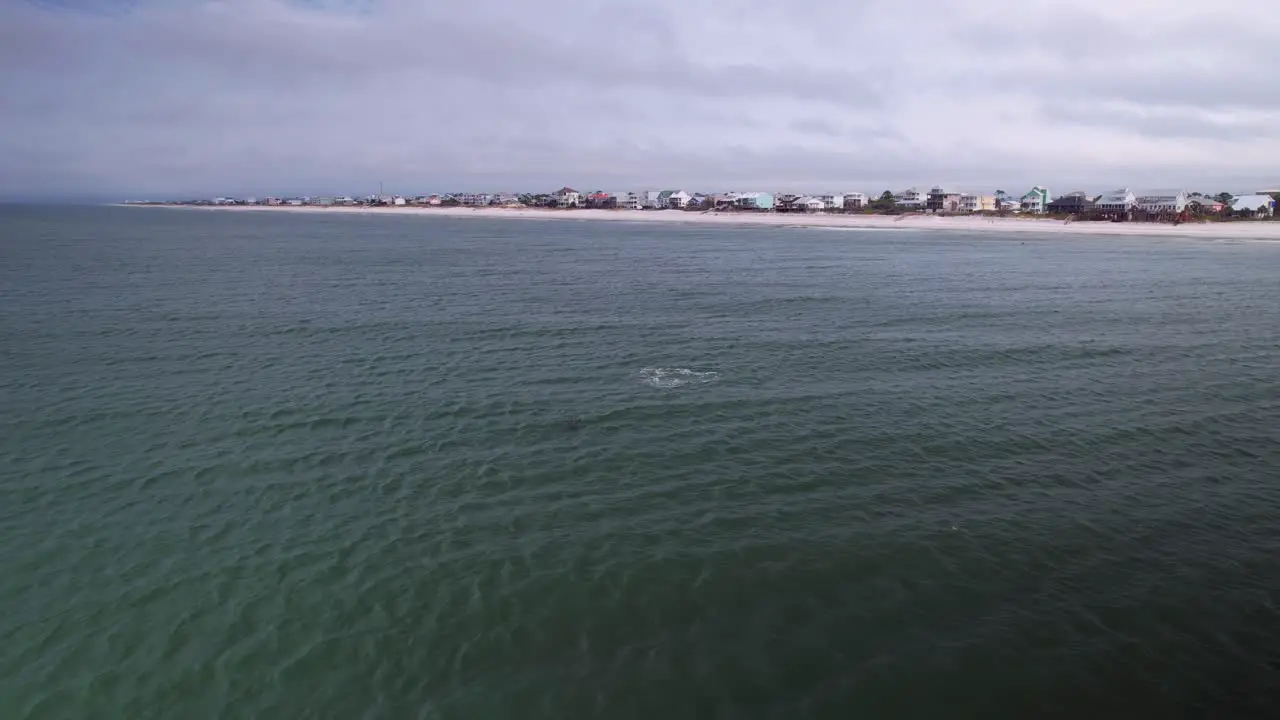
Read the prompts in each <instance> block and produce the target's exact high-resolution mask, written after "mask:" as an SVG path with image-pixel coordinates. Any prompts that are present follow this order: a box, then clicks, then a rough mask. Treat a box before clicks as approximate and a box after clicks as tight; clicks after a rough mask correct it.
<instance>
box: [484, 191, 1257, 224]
mask: <svg viewBox="0 0 1280 720" xmlns="http://www.w3.org/2000/svg"><path fill="white" fill-rule="evenodd" d="M1277 194H1280V191H1275V190H1270V191H1259V192H1256V193H1249V194H1244V195H1239V196H1230V195H1227V194H1222V195H1217V196H1210V195H1205V194H1202V193H1191V192H1187V191H1184V190H1150V191H1136V192H1135V191H1133V190H1130V189H1128V188H1121V189H1117V190H1112V191H1109V192H1105V193H1100V194H1093V195H1091V194H1088V193H1085V192H1083V191H1076V192H1070V193H1067V194H1066V195H1062V196H1057V197H1055V196H1054V195H1053V194H1052V193H1050V191H1049V189H1048V188H1045V187H1041V186H1036V187H1033V188H1031V189H1030V190H1028V191H1027V192H1025V193H1023V194H1022V195H1020V196H1015V195H1010V194H1008V193H1005V192H1003V191H997V192H995V193H991V194H982V193H966V192H959V191H955V190H951V189H948V188H944V187H934V188H931V189H929V190H927V191H925V190H920V189H918V188H914V187H913V188H908V189H906V190H902V191H899V192H886V193H884V194H882V195H880V196H878V197H874V198H868V196H867V195H866V194H864V193H860V192H851V193H840V194H820V195H801V194H794V193H768V192H731V193H716V194H704V193H689V192H686V191H684V190H649V191H642V192H615V193H605V192H594V193H581V192H578V191H577V190H574V189H572V188H569V187H565V188H561V189H560V190H557V191H556V192H554V193H550V194H547V195H541V196H534V198H533V202H528V201H529V200H530V198H528V197H525V198H524V200H525V201H526V202H525V204H534V205H543V206H549V207H559V208H579V207H587V208H619V209H629V210H659V209H663V210H665V209H673V210H684V209H690V208H696V209H699V210H756V211H761V210H764V211H774V212H848V211H861V210H864V209H867V208H870V207H875V208H879V209H883V210H896V211H899V212H929V213H948V214H963V213H986V212H992V213H995V212H1007V213H1019V214H1028V215H1045V214H1052V215H1074V216H1077V217H1108V218H1113V219H1128V218H1132V217H1137V216H1178V215H1182V214H1187V213H1195V214H1221V213H1226V212H1232V213H1244V214H1252V215H1255V216H1265V217H1270V216H1272V215H1273V214H1274V212H1275V207H1276V201H1275V195H1277ZM464 204H469V203H464Z"/></svg>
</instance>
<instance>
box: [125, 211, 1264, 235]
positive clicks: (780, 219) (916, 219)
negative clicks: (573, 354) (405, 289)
mask: <svg viewBox="0 0 1280 720" xmlns="http://www.w3.org/2000/svg"><path fill="white" fill-rule="evenodd" d="M119 207H131V208H155V207H160V208H178V209H187V210H213V211H219V210H220V211H230V212H275V213H307V214H324V213H328V214H341V215H395V216H398V217H406V216H407V217H448V218H478V219H505V220H552V221H554V220H595V221H605V222H630V223H649V224H673V223H678V224H682V225H713V226H721V227H776V228H801V229H804V228H825V229H837V230H920V231H936V232H969V233H992V232H998V233H1028V232H1030V233H1047V234H1053V235H1111V236H1146V237H1184V238H1207V239H1216V240H1217V239H1220V240H1276V241H1280V221H1238V222H1229V223H1228V222H1201V223H1183V224H1181V225H1166V224H1157V223H1113V222H1098V221H1075V222H1065V221H1062V220H1052V219H1049V218H1029V217H1019V218H1010V217H1005V218H990V217H966V216H946V217H937V216H929V215H822V214H814V215H801V214H775V213H758V214H756V213H732V212H729V213H726V212H720V213H718V212H714V211H701V212H699V211H684V210H589V209H581V210H577V209H575V210H549V209H541V208H492V207H486V208H468V207H407V206H401V207H379V208H365V207H319V206H307V205H303V206H281V205H141V204H123V205H119Z"/></svg>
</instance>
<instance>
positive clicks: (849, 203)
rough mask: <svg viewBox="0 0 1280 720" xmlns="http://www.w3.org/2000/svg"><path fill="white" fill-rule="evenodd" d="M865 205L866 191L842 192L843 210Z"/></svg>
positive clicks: (856, 208) (855, 208)
mask: <svg viewBox="0 0 1280 720" xmlns="http://www.w3.org/2000/svg"><path fill="white" fill-rule="evenodd" d="M866 206H867V195H866V193H860V192H847V193H845V194H844V204H843V207H844V209H845V210H861V209H862V208H864V207H866Z"/></svg>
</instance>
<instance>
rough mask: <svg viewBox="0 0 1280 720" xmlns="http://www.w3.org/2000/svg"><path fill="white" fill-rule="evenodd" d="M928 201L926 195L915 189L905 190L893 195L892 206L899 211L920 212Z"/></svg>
mask: <svg viewBox="0 0 1280 720" xmlns="http://www.w3.org/2000/svg"><path fill="white" fill-rule="evenodd" d="M928 199H929V198H928V194H927V193H922V192H920V191H919V190H917V189H916V188H907V189H906V190H903V191H902V192H899V193H895V194H894V196H893V204H894V205H897V206H898V208H899V209H901V210H922V209H924V206H925V203H926V202H928Z"/></svg>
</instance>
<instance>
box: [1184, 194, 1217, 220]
mask: <svg viewBox="0 0 1280 720" xmlns="http://www.w3.org/2000/svg"><path fill="white" fill-rule="evenodd" d="M1225 208H1226V205H1223V204H1222V201H1221V200H1218V199H1217V198H1215V197H1211V196H1209V195H1203V194H1201V193H1193V194H1191V195H1190V196H1189V197H1187V210H1188V211H1189V212H1191V213H1194V214H1196V215H1217V214H1218V213H1220V212H1222V211H1223V210H1224V209H1225Z"/></svg>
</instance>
